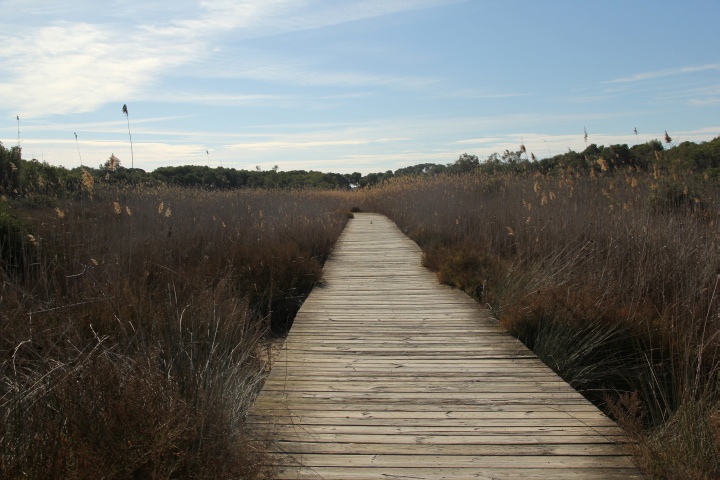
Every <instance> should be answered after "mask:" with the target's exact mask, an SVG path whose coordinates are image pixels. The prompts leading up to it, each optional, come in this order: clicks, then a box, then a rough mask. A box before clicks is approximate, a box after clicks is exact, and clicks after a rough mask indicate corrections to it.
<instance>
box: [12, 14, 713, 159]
mask: <svg viewBox="0 0 720 480" xmlns="http://www.w3.org/2000/svg"><path fill="white" fill-rule="evenodd" d="M718 19H720V0H688V1H685V2H680V1H676V0H673V1H665V0H652V1H651V0H622V1H616V0H604V1H602V2H601V1H590V0H465V1H462V0H457V1H456V0H342V1H340V0H332V1H331V0H244V1H229V0H174V1H173V2H152V1H147V0H146V1H143V2H140V1H136V0H104V1H102V2H98V1H97V0H65V1H63V2H51V1H48V0H0V44H1V45H2V46H3V47H2V48H1V49H0V141H2V142H3V144H4V145H5V146H6V147H10V146H14V145H16V144H17V142H18V122H17V120H16V117H17V116H19V117H20V144H21V146H22V147H23V157H24V158H33V157H34V158H37V159H39V160H44V161H46V162H48V163H50V164H54V165H64V166H66V167H69V168H72V167H75V166H79V165H80V161H81V159H82V162H83V164H85V165H91V166H97V165H99V164H101V163H103V162H104V161H105V160H106V159H107V158H108V157H109V156H110V155H111V154H115V155H116V156H117V157H119V158H120V159H121V161H122V162H123V165H125V166H127V167H129V166H131V163H132V162H134V166H135V167H139V168H144V169H146V170H153V169H155V168H157V167H160V166H164V165H187V164H195V165H207V164H208V163H209V164H210V165H211V166H219V165H222V166H225V167H235V168H246V169H254V168H256V166H259V167H261V168H262V169H269V168H272V167H273V166H274V165H277V166H278V167H279V168H280V169H281V170H294V169H305V170H311V169H312V170H321V171H333V172H340V173H349V172H353V171H359V172H362V173H368V172H374V171H385V170H395V169H397V168H401V167H405V166H408V165H414V164H418V163H427V162H430V163H449V162H452V161H454V160H456V159H457V158H458V156H459V155H460V154H462V153H464V152H467V153H470V154H475V155H478V156H479V157H480V158H481V159H483V158H485V157H487V156H488V155H489V154H491V153H493V152H502V151H504V150H505V149H514V150H517V149H518V147H519V145H520V144H521V142H522V143H524V145H525V146H526V147H527V149H528V152H533V153H535V155H536V156H537V157H538V158H543V157H546V156H548V155H549V154H552V155H555V154H558V153H562V152H565V151H567V149H568V148H571V149H574V150H582V149H583V148H584V146H585V143H584V139H583V131H584V129H587V133H588V142H590V143H597V144H604V145H609V144H612V143H627V144H629V145H633V144H635V143H637V142H638V141H639V142H646V141H648V140H651V139H655V138H661V137H662V135H663V133H664V131H665V130H667V131H668V133H669V134H670V135H671V136H672V137H673V139H674V140H675V141H678V142H680V141H684V140H690V141H707V140H711V139H712V138H714V137H716V136H719V135H720V29H718V27H717V22H718ZM123 104H127V106H128V110H129V120H130V128H131V131H132V138H133V151H134V160H132V158H133V155H131V151H130V144H129V140H128V128H127V127H128V125H127V123H126V122H127V120H126V117H125V116H124V115H123V113H122V111H121V109H122V105H123ZM634 128H637V130H638V136H637V137H636V135H635V134H634V132H633V129H634ZM75 133H77V142H76V140H75V136H74V134H75ZM206 151H207V152H209V154H208V153H206Z"/></svg>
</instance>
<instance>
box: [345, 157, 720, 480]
mask: <svg viewBox="0 0 720 480" xmlns="http://www.w3.org/2000/svg"><path fill="white" fill-rule="evenodd" d="M362 196H363V200H362V201H361V202H359V205H360V207H361V208H362V209H363V210H368V211H378V212H381V213H384V214H386V215H388V216H389V217H390V218H392V219H393V220H394V221H395V222H396V223H397V225H398V226H399V227H400V228H401V229H403V230H405V231H406V232H407V233H408V234H409V235H410V236H411V237H412V238H413V239H414V240H416V241H417V242H418V243H419V244H420V246H421V247H422V248H423V250H424V252H425V257H424V261H425V263H426V265H427V266H428V267H430V268H431V269H433V270H435V271H436V272H437V275H438V277H439V279H440V280H441V281H442V282H444V283H448V284H450V285H453V286H456V287H458V288H461V289H463V290H465V291H466V292H468V293H469V294H470V295H472V296H474V297H475V298H476V299H477V300H478V301H479V302H481V303H482V304H485V305H487V306H488V307H489V308H491V309H492V311H493V313H494V314H495V315H496V316H497V317H498V318H499V320H500V321H501V323H502V324H503V325H504V326H505V327H506V328H507V329H508V330H509V331H510V332H512V333H513V334H514V335H517V336H518V337H519V338H520V339H521V340H522V341H523V342H524V343H525V344H527V345H528V346H529V347H530V348H532V349H533V350H534V351H535V352H536V353H537V354H538V355H539V356H540V357H541V358H542V359H543V360H544V361H545V362H546V363H547V364H548V365H549V366H551V367H552V368H553V369H555V370H556V371H557V372H558V373H559V374H560V375H562V376H563V378H565V379H566V380H567V381H569V382H570V383H571V384H572V385H573V386H574V387H576V388H577V389H578V390H580V391H581V392H583V393H584V394H585V395H586V396H587V397H588V398H590V399H591V400H592V401H593V402H595V403H596V404H598V405H600V406H601V407H602V408H604V409H605V411H606V412H608V413H609V414H611V415H612V416H614V417H615V418H616V419H618V420H619V422H620V424H621V425H622V426H623V427H624V428H625V429H626V431H627V432H628V433H629V434H630V435H631V436H632V437H633V439H634V440H635V443H634V447H633V448H634V450H635V453H636V455H637V457H636V458H637V462H638V463H639V464H640V465H641V466H642V467H643V468H644V469H645V471H646V472H648V473H649V474H651V475H653V476H656V477H659V478H678V479H680V478H682V479H688V478H705V479H710V478H718V477H720V317H719V310H718V297H719V296H720V285H718V271H719V270H718V267H719V262H718V243H717V237H716V235H717V234H716V232H717V231H718V230H717V228H718V227H717V223H716V222H717V215H718V183H717V180H712V179H710V178H707V177H706V178H702V177H698V176H692V175H687V176H682V175H681V174H678V173H673V172H672V171H661V170H658V169H655V170H654V171H653V170H652V169H651V170H650V171H649V172H641V171H638V170H636V169H631V168H627V169H625V170H623V171H616V172H614V173H610V172H607V173H602V172H601V169H600V167H597V172H593V174H592V175H579V174H577V173H575V172H573V171H572V170H570V169H560V170H559V171H555V172H554V173H553V174H551V175H540V174H522V173H515V174H495V175H483V174H477V175H467V176H463V177H452V176H440V177H434V178H427V177H425V178H421V177H418V178H415V179H413V178H407V177H406V178H402V179H396V181H394V182H391V183H389V184H386V185H385V186H382V187H379V188H375V189H372V190H369V191H366V192H364V193H363V194H362Z"/></svg>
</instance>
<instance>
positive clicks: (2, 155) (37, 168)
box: [0, 137, 720, 198]
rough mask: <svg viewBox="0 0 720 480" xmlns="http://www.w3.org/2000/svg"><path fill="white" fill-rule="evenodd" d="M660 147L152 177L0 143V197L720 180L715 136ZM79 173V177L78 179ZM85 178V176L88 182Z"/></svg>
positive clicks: (111, 163) (111, 162)
mask: <svg viewBox="0 0 720 480" xmlns="http://www.w3.org/2000/svg"><path fill="white" fill-rule="evenodd" d="M665 140H666V145H663V143H662V142H660V141H659V140H653V141H650V142H647V143H642V144H637V145H633V146H632V147H628V145H625V144H618V145H610V146H607V147H605V146H598V145H596V144H591V145H589V146H588V147H587V148H586V149H585V150H584V151H582V152H575V151H573V150H570V149H568V151H567V152H566V153H563V154H559V155H554V156H552V157H549V158H543V159H539V160H538V159H536V158H535V156H534V155H532V154H530V155H528V153H527V151H526V149H525V147H524V146H523V145H520V147H519V148H518V150H515V151H510V150H506V151H505V152H503V153H501V154H498V153H493V154H492V155H490V156H488V157H487V158H485V159H484V160H480V159H479V158H478V157H477V156H476V155H472V154H468V153H463V154H462V155H460V156H459V158H458V159H457V160H455V161H454V162H451V163H447V164H435V163H421V164H417V165H413V166H408V167H404V168H400V169H397V170H395V171H392V170H387V171H384V172H374V173H368V174H367V175H362V174H361V173H359V172H354V173H349V174H348V173H344V174H341V173H324V172H319V171H313V170H310V171H306V170H291V171H287V172H284V171H278V169H277V167H275V168H274V169H272V170H260V169H259V168H258V169H256V170H244V169H240V170H238V169H235V168H224V167H215V168H211V167H209V166H198V165H185V166H177V167H170V166H169V167H160V168H157V169H155V170H154V171H152V172H146V171H145V170H143V169H140V168H134V169H133V168H126V167H124V166H122V165H121V163H120V161H119V160H118V159H117V158H116V157H115V156H111V157H110V158H109V159H108V160H107V161H106V162H105V163H104V164H101V165H99V166H98V167H97V168H91V167H75V168H72V169H67V168H65V167H56V166H52V165H49V164H48V163H46V162H40V161H38V160H36V159H32V160H25V159H22V152H21V149H20V147H11V148H6V147H5V146H3V145H2V143H0V194H1V195H3V196H5V197H12V198H23V197H33V196H34V197H40V198H42V196H45V195H47V196H57V195H66V196H78V197H79V196H81V195H82V185H83V182H84V181H85V182H87V181H88V178H91V179H92V181H93V182H95V183H97V184H115V185H117V184H144V185H160V184H167V185H180V186H185V187H194V188H204V189H236V188H261V189H335V190H337V189H339V190H349V189H353V188H362V187H369V186H373V185H377V184H381V183H383V182H385V181H387V180H388V179H390V178H394V177H402V176H407V175H414V176H418V175H426V176H432V175H440V174H450V175H452V174H463V173H469V172H481V173H493V172H515V173H542V174H552V173H553V172H555V171H560V170H561V169H562V170H567V169H571V170H573V171H576V172H578V173H581V174H593V173H594V172H607V171H614V170H617V169H622V168H626V167H632V168H636V169H640V170H647V169H649V168H664V169H668V168H673V169H682V170H684V171H693V172H697V173H702V174H704V175H708V176H710V177H712V178H717V177H720V137H717V138H715V139H713V140H712V141H709V142H701V143H693V142H682V143H680V144H677V145H676V144H673V143H672V141H671V140H670V138H669V137H666V139H665ZM84 175H85V176H84ZM88 176H89V177H88Z"/></svg>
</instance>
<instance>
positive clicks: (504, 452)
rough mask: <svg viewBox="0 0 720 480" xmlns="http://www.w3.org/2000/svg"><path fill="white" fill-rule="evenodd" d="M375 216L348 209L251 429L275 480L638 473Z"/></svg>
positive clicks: (545, 376) (605, 424)
mask: <svg viewBox="0 0 720 480" xmlns="http://www.w3.org/2000/svg"><path fill="white" fill-rule="evenodd" d="M420 259H421V251H420V249H419V248H418V247H417V245H415V244H414V243H413V242H412V241H410V240H409V239H408V238H407V237H405V236H404V235H403V234H402V233H401V232H400V231H399V230H398V229H397V227H395V225H394V224H392V222H390V221H389V220H388V219H387V218H385V217H382V216H380V215H373V214H356V217H355V219H354V220H351V221H350V223H349V224H348V227H347V228H346V230H345V231H344V232H343V234H342V236H341V238H340V240H339V241H338V245H337V246H336V249H335V251H334V253H333V255H332V256H331V258H330V259H329V260H328V262H327V264H326V266H325V270H324V280H323V284H322V285H321V286H320V287H319V288H316V289H315V291H313V293H312V294H311V295H310V297H309V298H308V299H307V301H306V302H305V304H304V305H303V306H302V308H301V310H300V312H299V313H298V315H297V317H296V319H295V324H294V326H293V328H292V331H291V332H290V334H289V336H288V338H287V340H286V342H285V345H284V347H283V349H282V351H281V352H280V353H279V354H278V355H277V357H276V359H275V360H274V367H273V370H272V372H271V373H270V375H269V377H268V379H267V380H266V382H265V385H264V387H263V390H262V392H261V394H260V395H259V397H258V399H257V401H256V403H255V406H254V408H253V414H252V415H251V417H250V418H249V422H250V423H251V424H252V425H254V427H255V428H256V429H260V430H266V431H268V432H270V433H271V436H272V437H273V438H275V439H276V440H275V441H274V443H273V444H272V447H271V448H272V451H273V452H275V455H276V456H275V459H276V461H277V464H278V465H279V466H280V471H279V476H278V478H300V479H304V478H313V479H319V478H326V479H374V478H378V479H379V478H382V479H384V480H387V479H393V478H418V479H420V478H433V479H442V478H448V479H451V478H453V479H454V478H457V479H459V478H462V479H467V478H481V479H490V478H496V479H510V478H523V479H526V480H527V479H530V480H532V479H539V478H543V479H545V478H558V479H600V478H603V479H605V478H610V479H613V478H617V479H620V478H622V479H626V478H640V475H639V473H638V471H637V470H636V469H635V468H634V467H633V465H632V462H631V460H630V457H629V455H628V454H627V452H626V450H625V449H624V443H625V442H626V441H627V440H626V438H625V437H624V436H623V434H622V432H621V431H620V429H619V428H618V427H617V426H616V425H615V423H614V422H612V421H611V420H610V419H608V418H607V417H606V416H605V415H603V414H602V412H600V411H599V410H598V409H597V408H595V407H594V406H593V405H591V404H590V403H589V402H587V401H586V400H585V399H584V398H583V397H582V396H581V395H580V394H578V393H577V392H576V391H575V390H573V389H572V388H571V387H570V386H569V385H568V384H567V383H565V382H564V381H562V379H560V378H559V377H558V376H557V375H556V374H555V373H554V372H552V370H550V369H549V368H548V367H547V366H545V365H544V364H543V363H542V362H541V361H540V360H539V359H538V358H537V357H535V356H534V355H533V354H532V352H530V351H529V350H527V349H526V348H525V347H524V346H523V345H522V344H521V343H520V342H518V341H517V340H516V339H514V338H512V337H510V336H509V335H508V334H507V333H506V332H505V331H504V330H503V329H502V328H501V327H500V326H499V324H498V322H497V321H495V320H494V319H492V318H491V317H490V316H489V315H488V314H487V312H485V311H483V310H481V309H480V308H478V305H477V304H476V303H475V302H474V301H473V300H472V299H471V298H469V297H468V296H467V295H465V294H464V293H462V292H459V291H457V290H453V289H451V288H449V287H446V286H442V285H439V284H438V283H437V282H436V280H435V277H434V275H433V274H432V273H431V272H429V271H427V270H425V269H423V268H422V267H421V262H420Z"/></svg>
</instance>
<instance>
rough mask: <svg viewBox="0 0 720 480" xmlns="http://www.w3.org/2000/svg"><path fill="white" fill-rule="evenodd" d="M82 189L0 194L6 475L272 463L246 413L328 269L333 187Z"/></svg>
mask: <svg viewBox="0 0 720 480" xmlns="http://www.w3.org/2000/svg"><path fill="white" fill-rule="evenodd" d="M87 189H88V193H92V199H90V198H88V199H87V200H86V201H84V202H82V203H73V202H68V203H65V204H62V203H58V207H57V208H55V209H49V208H41V209H32V210H23V211H18V209H17V207H16V206H14V205H11V204H5V205H3V206H2V212H1V213H2V214H3V215H4V217H3V218H4V221H0V225H5V226H6V227H7V230H8V232H9V233H8V235H7V239H10V240H6V239H0V243H2V245H0V246H2V248H3V252H4V254H3V258H2V265H0V266H1V267H2V273H1V274H2V287H1V290H0V312H1V313H0V316H2V321H1V322H0V368H1V369H2V370H1V372H2V379H3V381H2V383H1V384H0V415H2V429H1V431H0V477H2V478H21V477H22V478H79V479H83V478H88V479H89V478H93V479H95V478H213V479H214V478H269V477H270V475H271V473H272V472H271V471H270V470H269V469H268V468H267V467H266V465H268V463H269V462H268V461H267V459H266V458H265V453H264V449H263V443H262V441H258V439H257V438H255V434H254V433H252V432H248V431H247V429H246V427H245V425H244V418H245V415H246V413H247V411H248V408H249V406H250V404H251V402H252V400H253V398H254V395H255V394H256V393H257V390H258V388H259V385H260V382H261V379H262V373H263V370H264V369H265V367H266V365H265V363H264V362H265V360H266V355H265V354H264V353H263V348H264V346H263V343H264V342H265V341H267V338H268V336H269V335H270V333H271V332H273V331H274V332H276V333H281V332H282V331H283V330H285V329H287V328H288V325H289V322H290V321H291V319H292V317H293V316H294V313H295V311H296V310H297V308H298V307H299V305H300V303H301V302H302V299H303V298H304V296H305V295H307V294H308V293H309V290H310V289H311V288H312V286H313V284H314V283H315V282H317V281H318V280H319V279H320V277H321V268H322V264H323V262H324V260H325V258H326V257H327V255H328V253H329V251H330V249H331V247H332V245H333V243H334V241H335V239H336V238H337V236H338V235H339V233H340V232H341V230H342V228H343V226H344V223H345V221H346V219H347V217H346V215H344V214H343V213H342V212H341V210H340V209H339V208H338V204H339V203H340V202H341V200H340V199H339V197H338V196H337V195H336V194H333V193H332V192H329V193H322V192H259V191H234V192H205V191H200V190H187V189H177V188H155V189H147V188H145V189H143V188H137V189H133V188H124V189H113V190H109V189H102V188H98V187H97V186H95V187H94V188H93V189H92V190H91V187H90V186H88V187H87ZM58 202H59V201H58ZM0 220H1V219H0ZM9 242H13V243H9ZM5 250H7V251H8V252H9V251H12V252H13V253H12V255H7V256H6V255H5ZM251 433H252V434H251Z"/></svg>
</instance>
